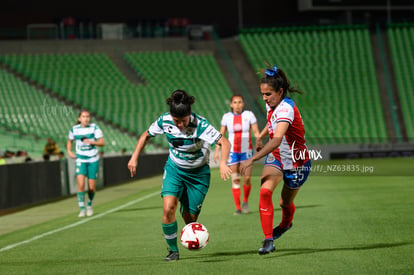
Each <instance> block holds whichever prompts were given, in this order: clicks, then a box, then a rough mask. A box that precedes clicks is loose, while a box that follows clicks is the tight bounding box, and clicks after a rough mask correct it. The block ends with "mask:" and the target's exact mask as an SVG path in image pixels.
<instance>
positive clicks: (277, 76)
mask: <svg viewBox="0 0 414 275" xmlns="http://www.w3.org/2000/svg"><path fill="white" fill-rule="evenodd" d="M260 72H261V73H264V76H263V77H262V79H261V80H260V83H266V84H268V85H269V86H271V87H273V89H274V90H275V91H279V90H280V88H282V89H283V97H285V96H286V94H287V92H289V93H291V94H293V93H299V94H303V92H302V91H300V90H299V89H297V88H296V87H294V86H290V81H289V79H287V77H286V74H285V72H284V71H282V70H281V69H280V68H278V67H277V66H273V67H272V68H267V69H260Z"/></svg>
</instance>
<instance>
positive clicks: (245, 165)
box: [239, 158, 253, 176]
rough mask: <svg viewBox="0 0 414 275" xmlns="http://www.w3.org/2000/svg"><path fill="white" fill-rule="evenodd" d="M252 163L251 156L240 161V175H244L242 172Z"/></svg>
mask: <svg viewBox="0 0 414 275" xmlns="http://www.w3.org/2000/svg"><path fill="white" fill-rule="evenodd" d="M252 165H253V160H252V159H251V158H250V159H248V160H245V161H243V162H241V163H240V168H239V170H240V174H241V175H242V176H244V174H245V173H246V169H247V168H249V167H250V166H252Z"/></svg>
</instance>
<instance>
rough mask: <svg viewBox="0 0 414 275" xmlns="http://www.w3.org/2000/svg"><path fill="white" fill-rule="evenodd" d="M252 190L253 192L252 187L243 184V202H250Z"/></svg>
mask: <svg viewBox="0 0 414 275" xmlns="http://www.w3.org/2000/svg"><path fill="white" fill-rule="evenodd" d="M250 190H252V185H251V184H250V185H247V184H243V202H248V201H249V195H250Z"/></svg>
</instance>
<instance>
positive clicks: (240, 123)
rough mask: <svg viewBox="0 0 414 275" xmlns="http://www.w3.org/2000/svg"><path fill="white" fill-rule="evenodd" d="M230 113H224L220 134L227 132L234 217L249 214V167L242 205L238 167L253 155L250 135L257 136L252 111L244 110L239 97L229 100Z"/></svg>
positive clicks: (217, 154)
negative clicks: (229, 145)
mask: <svg viewBox="0 0 414 275" xmlns="http://www.w3.org/2000/svg"><path fill="white" fill-rule="evenodd" d="M230 108H231V112H228V113H225V114H224V115H223V117H222V119H221V127H220V133H221V134H222V135H223V136H224V135H225V133H226V131H228V140H229V141H230V144H231V149H230V158H229V159H228V161H227V165H228V166H229V167H230V168H231V170H232V174H231V181H232V194H233V200H234V204H235V206H236V211H235V212H234V214H235V215H240V214H241V213H242V212H243V213H248V212H249V204H248V202H249V195H250V190H251V188H252V184H251V180H250V177H251V172H252V168H251V167H249V168H248V169H247V170H246V173H245V174H244V175H243V204H242V205H241V203H240V200H241V198H240V196H241V190H240V185H241V176H240V174H239V167H240V163H241V162H242V161H245V160H246V159H249V158H251V157H252V155H253V146H252V135H251V132H252V131H253V134H254V136H255V138H257V137H258V136H259V134H260V133H259V128H258V126H257V119H256V116H255V115H254V114H253V112H252V111H249V110H244V100H243V97H242V96H241V95H234V96H232V98H231V100H230ZM219 149H220V148H219V147H218V146H217V147H216V150H215V153H214V161H216V162H217V160H218V158H219Z"/></svg>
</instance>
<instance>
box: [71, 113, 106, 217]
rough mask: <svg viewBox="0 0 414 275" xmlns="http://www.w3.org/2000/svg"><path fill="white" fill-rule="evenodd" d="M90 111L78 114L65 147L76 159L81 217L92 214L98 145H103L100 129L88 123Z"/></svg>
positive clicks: (97, 166)
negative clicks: (74, 142) (74, 145)
mask: <svg viewBox="0 0 414 275" xmlns="http://www.w3.org/2000/svg"><path fill="white" fill-rule="evenodd" d="M90 121H91V117H90V113H89V112H88V111H86V110H82V111H81V112H80V113H79V116H78V124H76V125H75V126H73V127H72V128H71V129H70V131H69V137H68V142H67V144H66V149H67V152H68V155H69V157H71V158H74V159H76V180H77V182H78V194H77V198H78V205H79V208H80V212H79V215H78V217H80V218H82V217H85V215H86V216H92V215H93V209H92V202H93V199H94V197H95V192H96V179H97V178H98V170H99V152H98V148H97V147H98V146H105V140H104V138H103V133H102V131H101V129H100V128H99V127H98V125H96V124H95V123H90ZM73 141H76V155H75V154H74V153H72V145H73ZM85 178H88V200H87V204H86V208H85Z"/></svg>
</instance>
